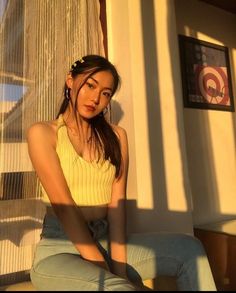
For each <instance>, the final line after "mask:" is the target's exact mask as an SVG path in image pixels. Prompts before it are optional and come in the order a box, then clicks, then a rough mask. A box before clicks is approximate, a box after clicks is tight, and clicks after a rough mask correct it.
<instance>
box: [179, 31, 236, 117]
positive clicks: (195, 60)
mask: <svg viewBox="0 0 236 293" xmlns="http://www.w3.org/2000/svg"><path fill="white" fill-rule="evenodd" d="M178 38H179V49H180V67H181V77H182V87H183V102H184V107H187V108H199V109H209V110H211V109H212V110H221V111H231V112H234V111H235V109H234V99H233V93H232V81H231V73H230V62H229V51H228V48H227V47H225V46H221V45H217V44H212V43H210V42H206V41H202V40H199V39H195V38H192V37H188V36H184V35H178Z"/></svg>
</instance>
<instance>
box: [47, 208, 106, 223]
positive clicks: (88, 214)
mask: <svg viewBox="0 0 236 293" xmlns="http://www.w3.org/2000/svg"><path fill="white" fill-rule="evenodd" d="M78 208H79V209H80V211H81V212H82V214H83V216H84V219H85V221H86V222H91V221H96V220H99V219H104V218H106V216H107V205H99V206H86V207H78ZM46 213H47V214H49V215H55V212H54V209H53V208H52V206H47V209H46Z"/></svg>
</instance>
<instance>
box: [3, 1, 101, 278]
mask: <svg viewBox="0 0 236 293" xmlns="http://www.w3.org/2000/svg"><path fill="white" fill-rule="evenodd" d="M99 17H100V5H99V0H67V1H64V0H2V2H1V3H0V275H1V276H2V275H6V274H12V273H14V272H20V271H25V270H29V269H30V266H31V263H32V257H33V251H34V246H35V243H36V242H37V241H38V240H39V231H40V229H41V224H42V215H43V212H44V210H43V206H42V205H41V203H40V200H39V199H40V192H39V188H38V181H37V178H36V175H35V172H34V170H33V167H32V165H31V162H30V159H29V156H28V151H27V143H26V131H27V129H28V127H29V126H30V125H31V124H33V123H34V122H36V121H45V120H51V119H54V118H55V116H56V114H57V112H58V110H59V105H60V103H61V101H62V99H63V86H64V81H65V78H66V73H67V71H68V70H69V68H70V66H71V64H72V63H73V62H74V61H75V60H77V59H79V58H80V57H81V56H83V55H86V54H99V55H103V56H104V48H103V35H102V28H101V23H100V18H99ZM0 284H1V277H0Z"/></svg>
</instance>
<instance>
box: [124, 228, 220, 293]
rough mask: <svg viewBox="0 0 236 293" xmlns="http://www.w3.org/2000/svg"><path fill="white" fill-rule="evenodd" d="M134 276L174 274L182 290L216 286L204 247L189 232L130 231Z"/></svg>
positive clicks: (129, 245)
mask: <svg viewBox="0 0 236 293" xmlns="http://www.w3.org/2000/svg"><path fill="white" fill-rule="evenodd" d="M127 251H128V264H129V265H128V275H129V277H130V279H131V280H135V279H138V278H140V279H142V280H146V279H153V278H155V277H157V276H163V275H164V276H175V277H177V284H178V287H179V289H181V290H200V289H203V290H204V289H205V290H207V289H210V290H214V289H215V286H214V281H213V278H212V274H211V270H210V267H209V263H208V259H207V257H206V254H205V250H204V248H203V246H202V244H201V243H200V241H199V240H198V239H196V238H195V237H193V236H190V235H186V234H175V233H149V234H133V235H130V236H129V238H128V242H127Z"/></svg>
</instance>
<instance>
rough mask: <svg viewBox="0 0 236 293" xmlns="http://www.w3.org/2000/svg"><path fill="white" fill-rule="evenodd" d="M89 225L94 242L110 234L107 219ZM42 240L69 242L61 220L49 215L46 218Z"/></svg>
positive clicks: (91, 222)
mask: <svg viewBox="0 0 236 293" xmlns="http://www.w3.org/2000/svg"><path fill="white" fill-rule="evenodd" d="M87 225H88V229H89V231H90V233H91V235H92V237H93V239H94V240H98V239H101V238H103V237H104V236H106V235H107V233H108V222H107V220H106V219H99V220H95V221H90V222H88V223H87ZM41 238H58V239H67V240H68V236H67V235H66V233H65V231H64V229H63V227H62V225H61V223H60V221H59V219H58V218H57V217H56V216H54V215H47V214H46V215H45V217H44V221H43V229H42V233H41Z"/></svg>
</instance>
